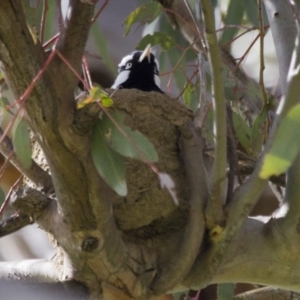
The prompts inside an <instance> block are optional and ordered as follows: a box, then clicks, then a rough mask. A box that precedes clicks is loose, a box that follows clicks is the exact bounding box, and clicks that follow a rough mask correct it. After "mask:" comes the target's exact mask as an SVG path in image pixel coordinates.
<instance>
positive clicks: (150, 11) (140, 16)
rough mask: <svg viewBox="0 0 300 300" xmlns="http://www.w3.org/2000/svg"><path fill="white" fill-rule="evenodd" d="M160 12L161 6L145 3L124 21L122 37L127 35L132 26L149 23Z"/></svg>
mask: <svg viewBox="0 0 300 300" xmlns="http://www.w3.org/2000/svg"><path fill="white" fill-rule="evenodd" d="M162 11H163V6H162V5H161V4H160V3H157V2H147V3H146V4H144V5H141V6H139V7H138V8H137V9H135V10H134V11H133V12H132V13H131V14H130V15H129V16H128V17H127V18H126V20H125V21H124V23H123V24H125V31H124V35H125V36H127V35H128V34H129V32H130V29H131V26H132V24H134V23H137V22H140V23H142V24H146V23H151V22H152V21H154V20H155V19H156V18H157V17H158V15H159V14H160V13H161V12H162Z"/></svg>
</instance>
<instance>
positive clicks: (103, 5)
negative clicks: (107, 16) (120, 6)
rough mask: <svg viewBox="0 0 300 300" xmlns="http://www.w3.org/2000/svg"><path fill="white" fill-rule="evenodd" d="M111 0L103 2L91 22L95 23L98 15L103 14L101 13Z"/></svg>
mask: <svg viewBox="0 0 300 300" xmlns="http://www.w3.org/2000/svg"><path fill="white" fill-rule="evenodd" d="M108 2H109V0H105V1H104V3H103V4H102V6H101V7H100V9H99V10H98V12H97V13H96V14H95V16H94V17H93V18H92V21H91V23H92V24H93V23H94V22H95V21H96V20H97V19H98V17H99V16H100V15H101V13H102V12H103V10H104V8H105V7H106V5H107V4H108Z"/></svg>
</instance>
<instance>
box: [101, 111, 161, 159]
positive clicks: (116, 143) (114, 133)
mask: <svg viewBox="0 0 300 300" xmlns="http://www.w3.org/2000/svg"><path fill="white" fill-rule="evenodd" d="M109 114H110V116H111V117H112V118H113V120H114V121H115V122H116V123H117V124H118V126H119V127H120V128H118V127H117V126H116V124H115V123H114V122H113V121H112V120H111V119H110V118H109V117H108V116H107V115H104V116H103V118H102V126H103V129H104V131H105V138H106V141H107V143H108V145H109V146H110V147H111V148H112V149H114V150H115V151H116V152H118V153H119V154H121V155H123V156H125V157H130V158H134V159H138V160H140V161H143V162H145V160H146V161H148V162H157V161H158V155H157V152H156V150H155V148H154V146H153V144H152V143H151V142H150V141H149V140H148V139H147V138H146V137H145V136H144V135H143V134H142V133H140V132H139V131H137V130H132V129H131V128H129V127H128V126H126V125H124V124H123V122H124V119H125V117H124V115H122V114H121V113H117V112H113V111H110V112H109Z"/></svg>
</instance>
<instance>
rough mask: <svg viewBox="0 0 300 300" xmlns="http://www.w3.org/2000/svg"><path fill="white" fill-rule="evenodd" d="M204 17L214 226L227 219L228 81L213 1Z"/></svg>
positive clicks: (205, 5)
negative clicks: (210, 95)
mask: <svg viewBox="0 0 300 300" xmlns="http://www.w3.org/2000/svg"><path fill="white" fill-rule="evenodd" d="M201 4H202V9H203V17H204V22H205V36H206V43H207V47H208V56H209V61H210V68H211V73H212V83H213V101H212V102H213V111H214V136H215V151H214V165H213V171H212V179H211V186H210V192H209V195H210V199H209V201H208V203H207V207H206V212H205V216H206V220H207V227H208V228H209V229H210V230H212V229H213V228H214V227H215V226H217V225H220V224H221V223H222V222H223V221H224V212H223V203H224V198H223V197H224V194H225V182H226V166H227V162H226V155H224V154H225V153H226V149H227V141H226V137H227V131H226V127H227V123H226V105H225V95H224V83H223V78H222V67H221V60H220V54H219V46H218V41H217V35H216V30H215V19H214V13H213V9H212V5H211V2H210V1H209V0H202V1H201Z"/></svg>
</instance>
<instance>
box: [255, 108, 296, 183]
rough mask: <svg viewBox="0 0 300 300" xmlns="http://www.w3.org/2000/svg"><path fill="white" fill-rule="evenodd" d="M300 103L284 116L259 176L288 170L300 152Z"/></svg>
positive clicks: (262, 176) (266, 176)
mask: <svg viewBox="0 0 300 300" xmlns="http://www.w3.org/2000/svg"><path fill="white" fill-rule="evenodd" d="M299 128H300V104H297V105H295V106H294V107H292V108H291V109H290V110H289V112H288V113H287V115H286V116H285V117H284V118H283V120H282V122H281V124H280V127H279V128H278V131H277V133H276V135H275V138H274V141H273V144H272V146H271V149H270V151H269V152H268V153H267V154H266V156H265V158H264V161H263V166H262V169H261V171H260V174H259V176H260V177H261V178H263V179H267V178H269V177H270V176H272V175H280V174H282V173H284V172H286V171H287V169H288V168H289V167H290V166H291V165H292V164H293V162H294V160H295V159H296V157H297V155H298V154H299V152H300V130H299Z"/></svg>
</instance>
